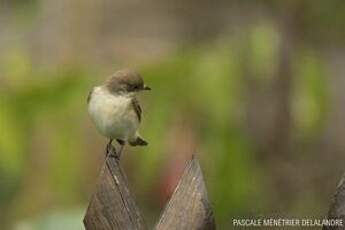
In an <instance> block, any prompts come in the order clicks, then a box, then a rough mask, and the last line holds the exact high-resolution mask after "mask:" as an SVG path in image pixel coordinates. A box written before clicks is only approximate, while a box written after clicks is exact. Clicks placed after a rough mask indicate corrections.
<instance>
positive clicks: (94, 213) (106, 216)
mask: <svg viewBox="0 0 345 230" xmlns="http://www.w3.org/2000/svg"><path fill="white" fill-rule="evenodd" d="M84 226H85V228H86V230H124V229H130V230H143V229H146V226H145V223H144V220H143V218H142V216H141V214H140V212H139V210H138V208H137V206H136V205H135V201H134V199H133V198H132V196H131V194H130V192H129V189H128V182H127V178H126V177H125V174H124V173H123V171H122V169H121V168H120V166H119V164H118V161H117V160H116V159H115V158H113V157H107V159H106V161H105V163H104V165H103V168H102V171H101V174H100V176H99V179H98V184H97V189H96V192H95V193H94V194H93V196H92V198H91V201H90V203H89V207H88V209H87V212H86V215H85V217H84Z"/></svg>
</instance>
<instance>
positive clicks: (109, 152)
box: [105, 143, 117, 157]
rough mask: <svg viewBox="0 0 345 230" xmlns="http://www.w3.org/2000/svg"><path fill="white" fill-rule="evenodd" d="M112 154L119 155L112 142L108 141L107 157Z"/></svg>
mask: <svg viewBox="0 0 345 230" xmlns="http://www.w3.org/2000/svg"><path fill="white" fill-rule="evenodd" d="M111 155H117V153H116V149H115V147H114V146H113V145H112V144H111V143H108V144H107V147H106V150H105V157H108V156H111Z"/></svg>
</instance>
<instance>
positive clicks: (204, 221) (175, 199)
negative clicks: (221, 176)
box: [155, 157, 216, 230]
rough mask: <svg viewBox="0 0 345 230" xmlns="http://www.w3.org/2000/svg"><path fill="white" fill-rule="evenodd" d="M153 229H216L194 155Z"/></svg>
mask: <svg viewBox="0 0 345 230" xmlns="http://www.w3.org/2000/svg"><path fill="white" fill-rule="evenodd" d="M155 229H156V230H192V229H198V230H206V229H207V230H214V229H216V225H215V221H214V217H213V212H212V209H211V207H210V203H209V201H208V197H207V191H206V186H205V183H204V179H203V176H202V172H201V169H200V165H199V162H198V160H197V159H196V158H195V157H193V159H192V160H191V161H190V163H189V164H188V166H187V167H186V169H185V171H184V173H183V175H182V178H181V179H180V182H179V184H178V185H177V187H176V189H175V192H174V193H173V195H172V197H171V198H170V201H169V202H168V204H167V205H166V207H165V209H164V211H163V213H162V215H161V218H160V220H159V222H158V224H157V225H156V228H155Z"/></svg>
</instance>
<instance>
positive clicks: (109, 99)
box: [89, 89, 139, 140]
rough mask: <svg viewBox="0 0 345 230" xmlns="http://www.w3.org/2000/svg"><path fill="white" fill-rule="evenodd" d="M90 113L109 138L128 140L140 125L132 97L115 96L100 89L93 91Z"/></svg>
mask: <svg viewBox="0 0 345 230" xmlns="http://www.w3.org/2000/svg"><path fill="white" fill-rule="evenodd" d="M89 114H90V116H91V118H92V120H93V121H94V123H95V125H96V127H97V128H98V130H99V131H100V132H101V133H102V134H103V135H104V136H107V137H109V138H117V139H124V140H127V139H128V138H129V137H130V136H132V135H134V134H135V132H136V130H137V128H138V126H139V121H138V120H137V119H136V117H135V112H134V110H133V109H132V104H131V98H129V97H126V96H114V95H112V94H108V93H105V92H102V91H101V90H98V89H95V90H94V92H93V93H92V96H91V99H90V102H89Z"/></svg>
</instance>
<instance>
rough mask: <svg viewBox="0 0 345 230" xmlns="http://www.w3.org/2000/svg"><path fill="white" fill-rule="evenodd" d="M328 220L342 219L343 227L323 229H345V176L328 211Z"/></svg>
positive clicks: (326, 227)
mask: <svg viewBox="0 0 345 230" xmlns="http://www.w3.org/2000/svg"><path fill="white" fill-rule="evenodd" d="M328 219H342V221H343V226H324V227H323V229H324V230H326V229H332V230H333V229H344V228H345V174H344V175H343V177H342V178H341V180H340V181H339V184H338V187H337V190H336V192H335V194H334V197H333V200H332V203H331V206H330V208H329V211H328Z"/></svg>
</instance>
